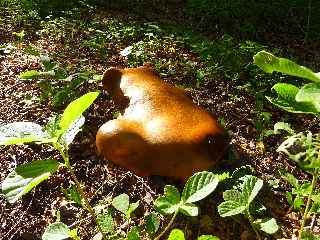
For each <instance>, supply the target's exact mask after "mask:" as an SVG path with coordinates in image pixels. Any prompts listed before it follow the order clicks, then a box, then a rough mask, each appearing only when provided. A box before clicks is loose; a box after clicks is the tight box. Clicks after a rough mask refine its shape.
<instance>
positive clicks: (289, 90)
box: [266, 83, 318, 114]
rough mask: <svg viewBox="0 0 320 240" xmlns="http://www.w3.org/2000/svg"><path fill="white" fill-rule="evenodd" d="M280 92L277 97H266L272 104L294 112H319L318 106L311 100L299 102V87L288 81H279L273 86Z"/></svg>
mask: <svg viewBox="0 0 320 240" xmlns="http://www.w3.org/2000/svg"><path fill="white" fill-rule="evenodd" d="M272 89H273V90H275V91H276V93H277V94H278V96H277V98H274V97H266V98H267V99H268V100H269V101H270V102H271V103H272V104H274V105H276V106H277V107H279V108H282V109H284V110H286V111H288V112H293V113H310V114H318V110H317V108H316V107H315V106H314V105H313V104H312V103H311V102H297V101H296V95H297V94H298V92H299V90H300V89H299V88H297V87H296V86H294V85H292V84H288V83H277V84H275V85H274V86H273V87H272Z"/></svg>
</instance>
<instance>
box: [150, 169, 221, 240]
mask: <svg viewBox="0 0 320 240" xmlns="http://www.w3.org/2000/svg"><path fill="white" fill-rule="evenodd" d="M218 182H219V178H218V177H217V176H216V175H215V174H213V173H211V172H205V171H204V172H199V173H196V174H194V175H193V176H192V177H190V178H189V179H188V181H187V182H186V184H185V186H184V188H183V191H182V194H180V193H179V191H178V189H177V188H176V187H174V186H172V185H166V186H165V188H164V195H163V196H160V197H158V198H157V199H156V200H155V202H154V207H155V209H156V210H157V211H158V212H160V213H161V214H164V215H172V214H173V216H172V218H171V220H170V222H169V223H168V225H167V226H166V227H165V228H164V230H163V231H162V232H161V233H160V234H159V235H158V236H157V237H156V238H155V239H156V240H158V239H161V237H162V236H163V235H164V234H165V233H166V232H167V231H168V230H169V229H170V228H171V226H172V224H173V222H174V220H175V218H176V216H177V215H178V213H182V214H184V215H187V216H197V215H198V212H199V209H198V207H197V206H196V205H195V204H194V203H195V202H198V201H200V200H201V199H204V198H205V197H207V196H208V195H209V194H211V193H212V192H213V191H214V190H215V189H216V187H217V185H218Z"/></svg>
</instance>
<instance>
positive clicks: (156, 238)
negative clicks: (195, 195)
mask: <svg viewBox="0 0 320 240" xmlns="http://www.w3.org/2000/svg"><path fill="white" fill-rule="evenodd" d="M178 212H179V211H178V210H177V211H175V213H174V214H173V216H172V218H171V220H170V222H169V223H168V225H167V226H166V227H165V229H163V231H162V232H161V233H160V234H159V235H158V236H157V237H155V238H154V240H159V239H160V238H161V237H162V236H163V234H165V233H166V231H168V230H169V229H170V227H171V225H172V223H173V221H174V220H175V218H176V217H177V215H178Z"/></svg>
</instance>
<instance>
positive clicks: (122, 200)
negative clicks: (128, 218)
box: [112, 193, 129, 214]
mask: <svg viewBox="0 0 320 240" xmlns="http://www.w3.org/2000/svg"><path fill="white" fill-rule="evenodd" d="M112 206H113V207H114V208H115V209H117V210H118V211H120V212H122V213H123V214H126V213H127V210H128V208H129V196H128V195H127V194H125V193H123V194H120V195H119V196H117V197H115V198H113V199H112Z"/></svg>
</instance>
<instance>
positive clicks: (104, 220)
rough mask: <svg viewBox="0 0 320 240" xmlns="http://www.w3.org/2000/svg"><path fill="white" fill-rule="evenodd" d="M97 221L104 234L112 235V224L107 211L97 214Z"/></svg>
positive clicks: (110, 216)
mask: <svg viewBox="0 0 320 240" xmlns="http://www.w3.org/2000/svg"><path fill="white" fill-rule="evenodd" d="M97 221H98V224H99V226H100V227H101V229H102V231H103V232H104V233H112V232H113V231H114V222H113V218H112V215H111V213H110V212H109V211H108V212H104V213H99V214H97Z"/></svg>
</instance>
